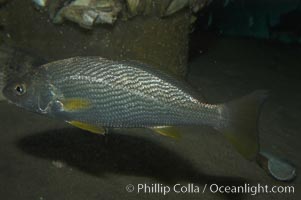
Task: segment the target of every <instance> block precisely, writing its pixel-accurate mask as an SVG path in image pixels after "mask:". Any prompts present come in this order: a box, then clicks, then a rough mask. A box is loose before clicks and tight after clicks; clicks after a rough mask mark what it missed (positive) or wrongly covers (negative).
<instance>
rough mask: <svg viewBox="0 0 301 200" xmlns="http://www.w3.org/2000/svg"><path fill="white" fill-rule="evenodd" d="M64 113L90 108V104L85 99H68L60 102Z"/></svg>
mask: <svg viewBox="0 0 301 200" xmlns="http://www.w3.org/2000/svg"><path fill="white" fill-rule="evenodd" d="M61 103H62V104H63V108H64V110H65V111H70V112H72V111H78V110H82V109H87V108H90V107H91V102H90V101H89V100H87V99H80V98H70V99H64V100H61Z"/></svg>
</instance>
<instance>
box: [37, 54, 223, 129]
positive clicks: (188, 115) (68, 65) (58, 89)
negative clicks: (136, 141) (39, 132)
mask: <svg viewBox="0 0 301 200" xmlns="http://www.w3.org/2000/svg"><path fill="white" fill-rule="evenodd" d="M36 76H37V77H40V80H41V81H40V80H39V82H40V84H42V85H43V84H44V85H45V86H44V88H49V90H48V89H43V90H48V93H47V94H46V95H41V93H40V94H37V97H39V98H38V100H37V103H38V104H39V110H40V111H41V110H42V111H44V113H46V114H49V115H51V116H54V117H58V118H61V119H64V120H66V121H70V120H77V121H81V122H85V123H89V124H93V125H97V126H104V127H124V128H128V127H156V126H174V125H199V124H209V125H212V126H220V123H221V122H222V120H221V110H220V109H222V107H221V106H219V105H208V104H205V103H201V102H200V101H199V100H198V99H197V98H196V97H195V96H196V95H194V94H193V92H191V90H189V89H188V87H186V86H184V85H183V84H182V83H180V82H179V81H176V80H175V79H173V78H171V77H170V76H168V75H166V74H163V73H161V72H159V71H157V70H155V69H152V68H150V67H148V66H145V65H143V64H141V63H137V62H129V61H119V62H117V61H111V60H107V59H104V58H99V57H76V58H70V59H65V60H61V61H56V62H52V63H49V64H46V65H43V66H42V67H40V68H39V70H38V71H37V72H36ZM43 96H44V97H46V98H44V99H43ZM66 99H86V100H88V101H89V105H90V106H89V107H88V108H86V109H79V110H75V111H67V110H65V109H64V103H63V101H64V100H66ZM41 105H42V106H41Z"/></svg>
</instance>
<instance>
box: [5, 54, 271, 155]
mask: <svg viewBox="0 0 301 200" xmlns="http://www.w3.org/2000/svg"><path fill="white" fill-rule="evenodd" d="M3 94H4V95H5V97H6V98H7V99H8V101H9V102H10V103H13V104H15V105H16V106H18V107H21V108H23V109H26V110H28V111H31V112H35V113H39V114H42V115H46V116H49V117H53V118H56V119H59V120H63V121H65V122H67V123H69V124H71V125H73V126H76V127H78V128H81V129H84V130H88V131H90V132H93V133H98V134H105V133H106V130H107V129H109V128H148V129H151V130H152V131H155V132H156V133H158V134H161V135H165V136H170V137H172V138H179V131H178V127H179V126H181V127H182V126H210V127H212V128H213V129H215V130H217V131H219V132H221V133H222V134H223V135H224V136H225V138H226V139H227V140H228V141H230V143H232V144H233V145H234V147H235V148H236V149H237V151H238V152H239V153H241V154H242V155H243V156H244V157H245V158H246V159H249V160H255V159H256V155H257V153H258V150H259V144H258V131H257V121H258V117H259V114H260V110H261V109H260V107H261V106H262V104H263V102H264V100H265V99H266V97H267V91H265V90H258V91H255V92H253V93H251V94H249V95H246V96H243V97H241V98H239V99H234V100H232V101H229V102H226V103H219V104H208V103H204V102H203V101H200V100H199V99H198V95H197V92H195V91H194V90H193V89H192V88H190V87H189V86H188V85H186V84H185V83H183V82H182V81H180V80H177V79H175V78H174V77H172V76H171V75H168V74H166V73H164V72H161V71H159V70H157V69H155V68H154V67H152V66H149V65H147V64H144V63H141V62H139V61H129V60H123V61H114V60H110V59H106V58H102V57H97V56H96V57H72V58H67V59H63V60H57V61H53V62H50V63H47V64H44V65H41V66H40V67H37V68H35V69H33V70H31V71H30V72H28V73H26V74H25V75H23V76H21V77H17V78H16V79H14V80H11V81H10V82H9V83H7V85H6V86H5V88H4V89H3Z"/></svg>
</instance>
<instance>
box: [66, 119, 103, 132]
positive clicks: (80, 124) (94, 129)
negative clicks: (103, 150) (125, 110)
mask: <svg viewBox="0 0 301 200" xmlns="http://www.w3.org/2000/svg"><path fill="white" fill-rule="evenodd" d="M68 123H69V124H71V125H72V126H75V127H77V128H80V129H83V130H86V131H89V132H91V133H96V134H100V135H104V134H105V133H106V130H105V129H104V128H102V127H97V126H94V125H91V124H87V123H84V122H80V121H69V122H68Z"/></svg>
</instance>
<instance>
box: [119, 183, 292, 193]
mask: <svg viewBox="0 0 301 200" xmlns="http://www.w3.org/2000/svg"><path fill="white" fill-rule="evenodd" d="M125 189H126V191H127V192H129V193H137V194H162V195H167V194H169V193H176V194H186V193H187V194H203V193H205V192H210V193H213V194H215V193H219V194H250V195H257V194H269V193H272V194H277V193H278V194H294V192H295V188H294V186H288V185H286V186H279V185H278V186H269V185H264V184H260V183H258V184H256V185H251V184H248V183H245V184H244V185H240V186H237V185H235V186H230V185H220V184H215V183H212V184H205V185H202V186H200V185H197V184H194V183H188V184H175V185H164V184H161V183H153V184H146V183H141V184H136V185H133V184H128V185H127V186H126V187H125Z"/></svg>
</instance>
